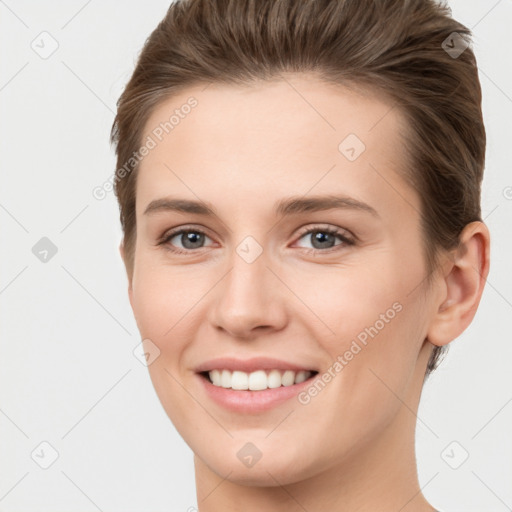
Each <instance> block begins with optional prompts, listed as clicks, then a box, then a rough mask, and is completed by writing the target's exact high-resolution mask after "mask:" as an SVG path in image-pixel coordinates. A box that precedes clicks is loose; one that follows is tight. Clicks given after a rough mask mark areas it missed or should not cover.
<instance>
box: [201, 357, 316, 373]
mask: <svg viewBox="0 0 512 512" xmlns="http://www.w3.org/2000/svg"><path fill="white" fill-rule="evenodd" d="M274 369H275V370H292V371H295V372H298V371H301V370H303V371H316V370H314V369H312V368H311V367H309V366H304V365H301V364H294V363H290V362H288V361H283V360H281V359H275V358H270V357H254V358H251V359H236V358H234V357H221V358H217V359H210V360H209V361H205V362H203V363H201V364H200V365H199V366H197V367H196V369H195V370H196V372H197V373H201V372H209V371H211V370H232V371H233V370H238V371H242V372H246V373H250V372H254V371H256V370H274Z"/></svg>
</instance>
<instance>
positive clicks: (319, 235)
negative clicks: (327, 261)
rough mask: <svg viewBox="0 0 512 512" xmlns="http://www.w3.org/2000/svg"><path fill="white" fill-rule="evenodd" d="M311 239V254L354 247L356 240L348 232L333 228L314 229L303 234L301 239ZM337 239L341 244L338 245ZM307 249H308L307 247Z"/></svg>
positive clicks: (318, 227)
mask: <svg viewBox="0 0 512 512" xmlns="http://www.w3.org/2000/svg"><path fill="white" fill-rule="evenodd" d="M307 237H309V240H310V241H311V243H312V245H313V248H312V249H309V250H310V251H311V252H316V251H321V252H328V251H329V250H330V249H334V248H335V247H338V246H340V245H341V246H347V245H354V243H355V242H354V240H353V239H352V238H350V237H349V236H348V234H347V232H346V231H342V230H340V229H336V228H331V227H320V226H317V227H314V228H310V229H308V230H307V231H305V232H303V233H302V234H301V236H300V239H302V238H307ZM336 238H337V239H338V240H340V243H338V244H336ZM306 249H308V248H307V247H306Z"/></svg>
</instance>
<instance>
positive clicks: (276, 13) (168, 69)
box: [111, 0, 486, 375]
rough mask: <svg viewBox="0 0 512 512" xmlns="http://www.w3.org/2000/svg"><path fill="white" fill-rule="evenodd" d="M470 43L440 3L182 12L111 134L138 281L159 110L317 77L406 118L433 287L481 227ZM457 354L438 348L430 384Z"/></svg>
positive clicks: (151, 49)
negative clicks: (179, 101)
mask: <svg viewBox="0 0 512 512" xmlns="http://www.w3.org/2000/svg"><path fill="white" fill-rule="evenodd" d="M470 43H471V31H470V30H469V29H468V28H467V27H465V26H464V25H462V24H461V23H459V22H457V21H456V20H454V19H453V18H452V17H451V10H450V8H449V7H448V6H447V5H446V4H440V3H437V2H436V1H435V0H177V1H175V2H173V3H172V4H171V5H170V7H169V9H168V11H167V14H166V16H165V17H164V19H163V20H162V21H161V22H160V23H159V25H158V26H157V27H156V29H155V30H154V31H153V32H152V33H151V35H150V36H149V38H148V39H147V40H146V42H145V44H144V47H143V49H142V51H141V53H140V56H139V58H138V62H137V66H136V68H135V70H134V72H133V75H132V76H131V79H130V81H129V82H128V84H127V85H126V87H125V89H124V91H123V93H122V95H121V96H120V98H119V100H118V102H117V115H116V117H115V120H114V123H113V126H112V131H111V143H113V144H115V145H116V154H117V169H118V171H116V178H119V176H120V178H122V179H116V180H115V184H114V190H115V193H116V195H117V198H118V201H119V207H120V218H121V225H122V228H123V232H124V239H123V244H124V247H125V255H126V256H125V259H126V266H127V272H128V275H129V277H130V278H131V276H132V273H133V263H134V250H135V237H136V217H135V200H136V199H135V190H136V178H137V169H138V163H137V162H134V161H133V159H132V158H131V157H132V155H133V153H134V151H136V150H137V149H138V148H139V147H140V146H141V144H142V140H141V139H142V134H143V130H144V129H145V124H146V122H147V120H148V118H149V116H150V115H151V113H152V112H153V110H154V109H155V107H156V106H158V105H159V104H160V103H161V102H162V101H164V100H165V99H167V98H169V97H170V96H172V95H173V94H176V93H177V92H179V91H182V90H183V89H186V88H187V87H189V86H192V85H198V84H199V83H204V82H215V83H225V84H240V85H242V84H248V83H250V82H252V81H254V80H256V79H263V80H265V79H271V78H272V79H275V78H276V77H279V74H280V73H283V72H299V73H300V72H316V73H318V74H319V76H320V77H321V78H322V79H323V80H325V81H326V82H331V83H335V84H339V85H343V86H348V87H353V88H355V89H356V90H357V89H358V88H365V90H371V91H374V92H375V93H382V94H384V95H385V96H386V97H387V98H389V99H390V100H391V101H392V102H394V103H395V104H396V106H397V108H398V110H399V111H400V112H401V113H402V114H403V115H404V116H405V119H406V120H407V123H408V128H409V130H408V131H407V133H404V134H402V136H403V138H404V150H405V151H404V154H406V155H407V164H408V172H407V173H406V175H405V176H404V177H405V178H406V179H408V181H409V182H411V183H412V184H413V186H414V188H415V189H416V190H417V191H418V193H419V195H420V198H421V208H422V210H421V218H422V228H423V232H424V246H425V255H426V261H427V266H428V271H429V274H428V276H429V278H430V275H431V273H432V271H433V269H434V268H435V265H436V262H437V255H438V254H439V250H440V249H445V250H450V249H453V248H455V247H456V246H457V244H458V237H459V234H460V232H461V231H462V229H463V228H464V226H465V225H466V224H468V223H469V222H472V221H475V220H481V212H480V186H481V182H482V178H483V168H484V160H485V145H486V135H485V128H484V124H483V118H482V111H481V88H480V82H479V78H478V72H477V66H476V59H475V56H474V53H473V51H472V49H471V46H470ZM460 52H461V53H460ZM360 90H362V89H360ZM121 168H123V169H125V170H124V171H123V173H119V171H120V170H121ZM126 169H128V171H129V172H127V171H126ZM125 175H126V176H125ZM445 348H446V347H435V348H434V350H433V352H432V356H431V358H430V361H429V363H428V367H427V373H426V375H428V374H429V373H430V372H431V371H432V370H433V369H434V368H436V366H437V365H438V363H439V360H440V356H441V354H442V353H443V352H444V350H445Z"/></svg>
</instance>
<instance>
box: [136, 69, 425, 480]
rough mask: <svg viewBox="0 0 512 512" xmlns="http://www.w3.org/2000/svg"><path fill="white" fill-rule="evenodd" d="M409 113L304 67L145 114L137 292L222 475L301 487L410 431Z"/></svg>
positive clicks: (190, 432) (414, 324) (214, 88)
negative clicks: (389, 436)
mask: <svg viewBox="0 0 512 512" xmlns="http://www.w3.org/2000/svg"><path fill="white" fill-rule="evenodd" d="M292 85H293V87H292ZM299 92H300V94H299ZM191 96H193V97H194V98H195V100H196V101H197V104H196V105H195V106H194V107H193V108H190V109H189V108H183V105H185V104H187V100H188V98H190V97H191ZM176 109H178V110H180V112H181V113H182V115H181V116H179V122H177V123H176V124H175V125H174V127H173V129H172V131H169V134H168V135H166V136H163V137H160V138H161V139H162V140H161V141H159V140H158V137H156V136H155V133H158V134H160V133H161V129H160V131H158V129H157V128H158V127H159V126H161V125H160V123H164V122H166V121H168V120H169V118H170V116H171V115H172V114H173V113H175V110H176ZM184 112H188V113H187V114H185V113H184ZM402 122H403V121H402V119H401V117H400V115H399V113H398V112H397V111H396V110H395V109H391V107H390V105H389V104H387V103H386V102H384V101H381V100H379V99H377V98H373V97H370V96H362V95H359V94H358V93H356V92H353V91H348V90H345V89H342V88H340V87H335V86H333V85H328V84H325V83H322V82H321V81H319V80H317V79H315V78H314V77H311V76H305V75H301V76H299V75H291V76H289V78H288V79H287V80H280V81H274V82H264V83H258V84H255V85H253V86H251V87H235V86H233V87H231V86H225V85H214V84H210V85H209V86H208V87H206V88H205V86H204V85H203V86H201V87H191V88H190V89H189V90H187V91H185V92H183V93H180V95H177V96H174V97H173V98H171V99H169V100H167V101H166V102H165V103H162V104H161V105H160V106H159V107H158V108H157V109H156V110H155V111H154V112H153V114H152V116H151V118H150V119H149V121H148V123H147V125H146V127H145V134H144V140H146V138H147V136H151V137H152V139H154V140H155V141H156V142H157V144H156V146H155V147H153V148H152V149H151V150H150V151H149V154H148V155H147V156H146V157H145V158H144V159H143V161H142V162H141V165H140V169H139V171H140V173H139V175H138V181H137V189H136V197H137V208H136V218H137V240H136V246H135V259H134V272H133V276H132V280H131V283H130V300H131V304H132V308H133V311H134V314H135V317H136V320H137V324H138V327H139V330H140V333H141V337H142V339H146V340H150V342H146V343H150V345H148V346H150V347H152V348H151V350H150V352H152V351H153V353H154V354H157V355H158V357H156V359H154V361H152V362H151V364H150V365H149V367H148V368H149V372H150V376H151V379H152V382H153V384H154V387H155V389H156V392H157V394H158V396H159V399H160V401H161V403H162V405H163V407H164V409H165V411H166V413H167V414H168V416H169V418H170V419H171V420H172V422H173V423H174V425H175V427H176V429H177V430H178V432H179V433H180V434H181V436H182V437H183V438H184V440H185V441H186V442H187V444H188V445H189V446H190V447H191V449H192V450H193V451H194V453H195V454H196V457H197V460H198V461H199V462H200V463H201V464H205V465H206V466H208V467H209V468H210V470H212V471H214V472H216V473H218V474H219V475H222V476H225V475H227V474H228V473H230V476H229V480H232V481H237V482H244V483H250V484H253V485H265V484H266V483H270V484H271V485H275V484H274V483H272V478H273V477H275V479H276V480H278V481H279V482H281V483H282V484H284V483H292V482H297V481H300V480H301V479H304V478H307V477H311V476H313V475H317V474H320V473H321V472H322V471H325V470H327V469H328V468H331V467H333V466H335V465H337V464H342V463H344V462H346V463H348V461H349V460H351V458H353V457H355V456H357V454H361V453H363V451H364V450H366V449H368V447H369V446H371V445H372V444H373V445H375V443H376V442H377V441H378V439H379V438H380V436H381V435H382V432H384V431H385V430H386V428H388V430H389V429H390V428H391V427H393V428H399V424H400V422H402V420H403V419H402V418H401V417H400V415H399V410H400V406H401V402H400V401H399V400H397V398H396V396H402V397H407V396H412V395H411V393H412V391H411V390H412V389H413V387H414V386H416V388H414V389H415V392H416V391H417V385H418V382H419V378H420V377H421V379H422V378H423V371H424V365H425V364H426V359H425V357H423V356H422V354H423V352H424V351H425V346H426V344H425V343H424V340H425V336H426V332H427V330H428V324H429V319H430V317H431V315H432V312H433V311H434V306H433V301H432V300H431V298H430V296H429V294H428V293H426V292H425V290H424V287H423V285H422V283H424V278H425V275H426V266H425V260H424V255H423V249H422V247H423V246H422V233H421V231H420V217H419V210H420V201H419V197H418V194H417V193H416V192H415V191H414V190H413V189H411V188H409V186H408V185H407V183H406V182H405V180H404V179H403V178H402V177H401V175H400V172H399V169H400V166H401V165H402V166H403V162H404V155H403V153H402V151H401V141H400V130H403V129H405V127H404V126H403V124H402ZM155 129H157V131H156V132H155ZM350 134H351V135H350ZM363 144H364V146H363ZM327 199H330V200H331V201H330V202H329V201H327ZM174 200H180V201H181V202H180V203H176V202H172V201H174ZM185 201H187V202H196V203H197V205H196V206H195V207H194V208H192V207H191V206H193V205H192V204H191V203H185ZM178 206H179V207H178ZM185 206H187V208H185ZM199 206H202V207H203V209H204V210H205V211H201V209H200V208H199ZM419 365H422V367H421V368H420V370H421V371H420V370H419V369H418V368H419ZM208 370H219V372H215V371H213V372H212V373H211V374H208V373H206V374H204V373H201V372H206V371H208ZM226 370H227V371H226ZM301 371H302V373H300V372H301ZM235 372H236V373H235ZM420 374H421V375H420ZM209 377H211V378H212V379H213V380H214V383H211V382H210V380H209ZM279 379H280V380H279ZM302 379H306V380H304V381H302V382H300V381H301V380H302ZM219 383H220V385H219ZM248 383H250V385H251V387H253V388H256V389H252V390H250V389H249V390H247V389H245V390H244V389H233V388H244V387H245V386H246V385H248ZM223 386H227V387H223ZM229 386H231V388H229ZM268 386H270V387H268ZM274 386H275V387H274ZM260 388H266V389H260ZM390 390H393V392H391V391H390ZM410 417H411V418H412V419H413V420H414V415H412V414H410ZM402 426H403V425H402ZM400 428H401V427H400ZM298 447H300V449H299V448H298ZM258 457H261V458H260V459H259V460H257V459H258ZM254 461H256V463H254ZM269 473H271V474H272V477H271V476H269Z"/></svg>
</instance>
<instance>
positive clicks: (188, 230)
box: [157, 226, 355, 254]
mask: <svg viewBox="0 0 512 512" xmlns="http://www.w3.org/2000/svg"><path fill="white" fill-rule="evenodd" d="M316 232H318V233H328V234H330V235H334V236H337V237H338V238H339V239H340V240H341V241H342V243H341V244H338V245H335V246H334V247H329V248H327V249H308V248H302V249H303V250H304V251H305V252H306V253H307V254H311V253H314V254H316V253H331V252H334V251H337V250H340V248H343V247H346V246H351V245H354V244H355V241H354V240H353V239H351V238H349V237H348V236H346V235H345V234H344V231H341V230H339V229H336V228H331V227H320V226H316V227H313V228H309V229H307V230H305V231H303V232H301V233H300V234H299V236H298V240H300V239H301V238H303V237H304V236H306V235H309V234H311V233H316ZM184 233H200V234H202V235H204V236H206V237H208V235H207V234H206V233H205V232H204V231H203V230H202V229H199V228H192V227H189V228H180V229H177V230H175V231H171V232H170V233H164V235H163V236H162V237H161V238H160V239H159V241H158V243H157V245H163V246H165V249H166V250H168V251H170V252H172V253H175V254H190V253H193V252H194V251H198V250H200V249H204V247H199V248H198V249H180V248H176V247H171V245H170V244H169V241H170V240H172V239H173V238H174V237H175V236H177V235H181V234H184ZM208 238H209V237H208Z"/></svg>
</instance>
